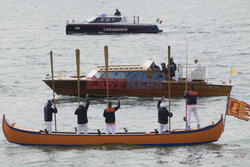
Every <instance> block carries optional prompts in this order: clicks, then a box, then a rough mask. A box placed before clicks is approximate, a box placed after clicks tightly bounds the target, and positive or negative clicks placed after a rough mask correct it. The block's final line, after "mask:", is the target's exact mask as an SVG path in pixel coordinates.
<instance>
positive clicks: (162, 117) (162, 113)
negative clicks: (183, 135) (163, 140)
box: [157, 97, 173, 133]
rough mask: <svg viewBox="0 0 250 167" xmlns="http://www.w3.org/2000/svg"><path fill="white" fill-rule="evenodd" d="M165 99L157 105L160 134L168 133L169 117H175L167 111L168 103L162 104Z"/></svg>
mask: <svg viewBox="0 0 250 167" xmlns="http://www.w3.org/2000/svg"><path fill="white" fill-rule="evenodd" d="M164 98H165V97H162V98H161V100H159V101H158V103H157V109H158V123H159V128H160V133H164V132H166V131H168V117H172V116H173V114H172V113H171V112H169V111H168V110H167V105H166V103H162V101H163V100H164Z"/></svg>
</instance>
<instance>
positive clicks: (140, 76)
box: [127, 72, 147, 80]
mask: <svg viewBox="0 0 250 167" xmlns="http://www.w3.org/2000/svg"><path fill="white" fill-rule="evenodd" d="M127 79H133V80H146V79H147V74H146V72H127Z"/></svg>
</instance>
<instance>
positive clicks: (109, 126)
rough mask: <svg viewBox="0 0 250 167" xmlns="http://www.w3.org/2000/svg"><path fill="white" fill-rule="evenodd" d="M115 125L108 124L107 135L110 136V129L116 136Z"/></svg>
mask: <svg viewBox="0 0 250 167" xmlns="http://www.w3.org/2000/svg"><path fill="white" fill-rule="evenodd" d="M115 127H116V126H115V124H106V135H108V134H109V132H110V128H111V131H112V134H113V135H114V134H115Z"/></svg>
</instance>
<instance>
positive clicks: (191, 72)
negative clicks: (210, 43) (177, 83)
mask: <svg viewBox="0 0 250 167" xmlns="http://www.w3.org/2000/svg"><path fill="white" fill-rule="evenodd" d="M177 66H178V67H177V74H176V80H181V79H183V78H185V79H186V66H188V68H187V69H188V71H187V81H189V82H190V81H197V80H198V81H205V80H206V67H205V66H199V67H197V66H195V65H193V64H188V65H186V64H178V65H177Z"/></svg>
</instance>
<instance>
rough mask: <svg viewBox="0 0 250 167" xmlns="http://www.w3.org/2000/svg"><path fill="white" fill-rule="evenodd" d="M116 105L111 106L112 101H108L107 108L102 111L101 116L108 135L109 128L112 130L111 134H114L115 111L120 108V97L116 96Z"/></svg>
mask: <svg viewBox="0 0 250 167" xmlns="http://www.w3.org/2000/svg"><path fill="white" fill-rule="evenodd" d="M117 101H118V105H117V106H116V107H112V103H111V102H109V103H108V108H106V109H105V110H104V112H103V117H105V123H106V134H107V135H108V134H109V132H110V128H111V130H112V134H113V135H114V134H115V127H116V124H115V112H116V111H117V110H118V109H119V108H120V97H118V100H117Z"/></svg>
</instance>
